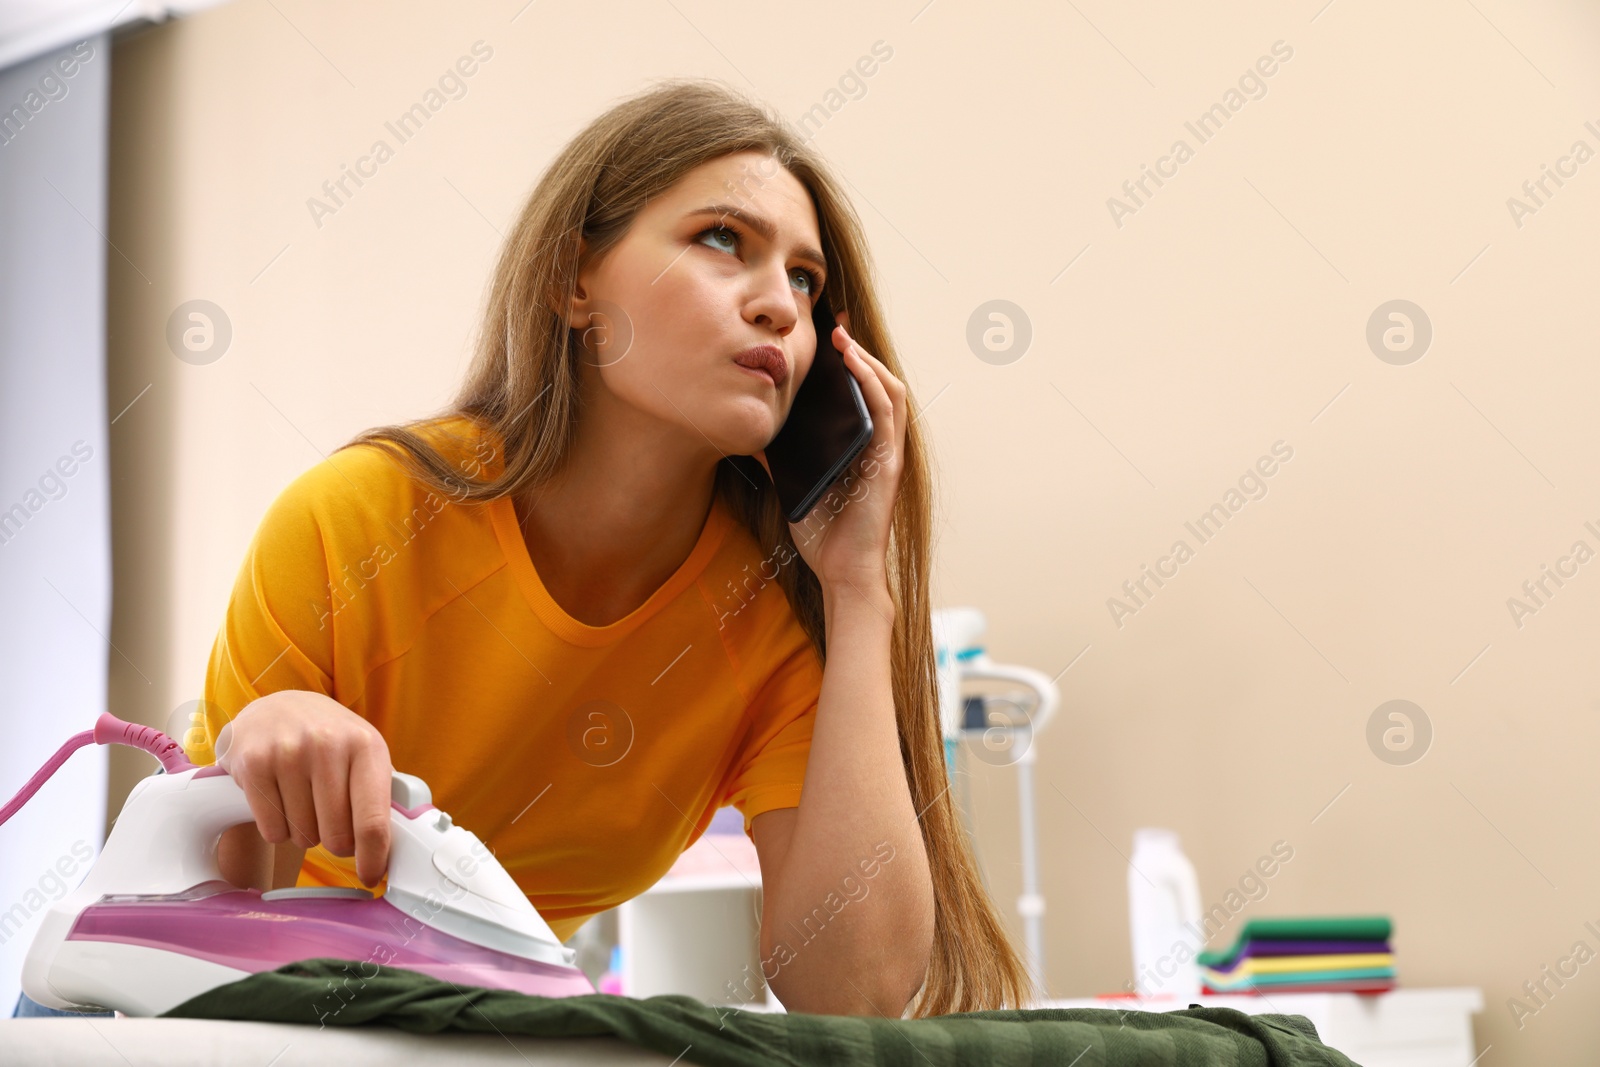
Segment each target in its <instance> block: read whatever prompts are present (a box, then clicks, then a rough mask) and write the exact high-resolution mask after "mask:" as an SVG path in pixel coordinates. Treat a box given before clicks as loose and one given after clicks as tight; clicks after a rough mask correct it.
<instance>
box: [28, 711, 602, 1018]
mask: <svg viewBox="0 0 1600 1067" xmlns="http://www.w3.org/2000/svg"><path fill="white" fill-rule="evenodd" d="M91 743H95V744H102V745H105V744H123V745H130V746H132V747H135V748H140V749H143V750H144V751H146V752H149V753H150V754H151V755H153V756H155V757H156V758H157V759H159V760H160V761H161V763H162V766H163V767H164V769H165V770H166V773H165V774H152V775H150V776H148V777H146V778H144V779H142V780H140V782H139V783H138V785H136V786H134V788H133V791H132V792H131V793H129V794H128V799H127V802H126V803H125V804H124V805H123V808H122V814H121V815H119V816H118V817H117V820H116V822H115V824H114V825H113V827H112V831H111V834H110V836H109V837H108V838H107V839H106V843H105V848H104V849H103V850H102V851H101V853H100V857H99V858H98V859H97V860H96V861H95V863H94V866H93V867H91V868H90V870H89V873H88V875H87V876H86V877H85V878H84V880H83V882H82V884H80V885H79V886H78V888H77V889H76V890H74V891H73V892H71V893H68V894H67V895H66V896H64V897H62V898H61V900H60V901H58V902H57V903H56V904H55V905H54V906H53V907H52V908H51V909H50V910H49V911H48V912H46V913H45V916H44V919H43V921H42V923H41V925H40V929H39V932H38V933H37V934H36V935H35V936H34V939H33V944H32V946H31V947H30V948H29V949H28V955H27V958H26V960H25V961H24V963H23V970H22V989H23V992H25V993H27V994H28V996H29V997H31V998H33V999H34V1000H35V1001H37V1002H39V1003H40V1004H43V1005H45V1006H46V1007H51V1008H57V1009H67V1010H78V1011H83V1010H100V1011H107V1010H111V1011H119V1012H122V1013H123V1014H124V1015H133V1016H147V1015H160V1014H162V1013H163V1012H166V1011H168V1010H170V1009H172V1008H174V1007H176V1006H178V1005H179V1004H182V1003H183V1002H184V1001H186V1000H188V999H190V998H191V997H195V996H198V995H199V994H201V993H204V992H207V991H208V990H211V989H215V988H216V987H217V986H221V985H226V984H227V983H230V982H235V981H238V980H239V979H242V978H246V977H249V976H250V975H251V974H255V973H258V972H261V971H271V970H275V969H277V968H278V967H281V966H283V965H284V964H287V963H293V962H295V961H298V960H306V959H315V958H319V957H331V958H334V959H345V960H352V961H359V965H360V966H370V965H372V964H382V965H384V966H389V967H400V968H404V969H406V970H412V971H418V972H420V973H422V974H426V975H429V976H431V977H434V978H439V979H443V980H445V981H448V982H452V983H455V984H458V985H472V986H480V987H487V988H491V989H509V990H515V991H517V992H520V993H529V994H537V995H539V996H546V997H564V996H574V995H579V994H584V993H593V992H594V991H595V988H594V986H593V984H592V983H591V982H590V981H589V979H588V978H587V977H586V976H585V975H584V973H583V972H582V971H581V970H579V969H578V968H577V967H576V966H575V965H574V964H573V959H574V956H575V953H574V951H573V950H572V949H570V948H566V947H564V946H563V945H562V944H561V942H560V941H558V940H557V939H556V936H555V934H554V933H553V932H552V931H551V929H550V927H549V925H548V924H546V923H545V921H544V919H543V918H542V917H540V915H539V913H538V911H537V910H536V909H535V908H534V907H533V905H532V904H531V903H529V901H528V898H527V896H525V895H524V894H523V892H522V890H521V889H520V888H519V887H518V885H517V883H516V882H515V881H514V880H513V879H512V877H511V875H509V874H507V873H506V870H505V868H503V867H501V866H500V864H499V862H498V861H497V860H496V859H495V858H494V856H493V855H492V854H491V853H490V852H489V850H488V848H487V847H485V846H484V844H483V842H482V841H480V840H479V839H478V837H477V836H476V835H475V834H473V833H472V832H471V831H469V830H467V829H465V828H464V827H460V826H456V825H455V824H454V823H452V822H451V820H450V816H449V814H447V813H446V812H443V811H440V810H439V809H438V808H436V807H435V806H434V805H433V801H432V797H431V795H430V793H429V790H428V786H427V783H425V782H424V781H423V780H422V779H420V778H417V777H415V776H414V775H409V774H401V773H399V772H395V774H394V777H393V780H392V782H391V787H390V811H389V832H390V852H389V868H388V884H387V887H386V889H385V892H384V894H383V895H382V896H374V895H373V894H372V893H371V892H370V891H368V890H366V889H362V888H359V887H352V888H348V889H343V888H333V887H303V888H293V889H275V890H269V891H266V892H262V891H261V890H258V889H240V888H238V887H236V886H234V885H233V884H231V883H230V882H228V881H227V880H226V879H224V878H223V877H222V872H221V870H220V869H219V868H218V866H217V855H216V853H217V842H218V839H219V838H220V837H221V836H222V832H223V831H224V830H227V829H228V828H229V827H231V826H234V825H237V824H238V823H242V822H253V821H254V816H253V815H252V814H251V811H250V806H249V804H248V803H247V801H246V799H245V795H244V790H243V789H241V788H240V787H239V785H238V784H237V783H236V782H235V781H234V780H233V779H232V778H231V777H229V775H228V773H227V772H226V771H224V770H223V769H222V768H221V767H217V766H215V765H211V766H196V765H195V764H193V763H190V762H189V760H188V758H187V757H186V756H185V755H184V753H183V749H182V748H181V747H180V746H179V745H178V743H177V742H175V741H173V740H172V739H171V738H170V737H168V736H167V735H165V734H163V733H161V732H160V731H159V730H155V729H152V728H150V727H147V726H141V725H137V724H133V723H127V722H123V721H122V720H121V719H118V718H116V717H115V716H112V715H109V714H105V715H101V716H100V718H99V719H98V720H97V721H96V723H95V727H94V729H93V730H85V731H83V732H82V733H79V734H75V735H74V736H73V737H72V738H71V739H70V740H69V741H68V742H67V743H66V744H65V745H63V746H62V748H61V749H60V750H59V751H58V752H57V753H56V754H55V755H54V756H53V757H52V758H51V759H50V761H49V762H47V763H46V764H45V765H44V767H42V768H40V770H39V772H38V773H37V774H35V775H34V776H33V778H32V779H31V780H30V781H29V782H28V784H27V785H26V786H25V787H24V788H23V789H22V791H21V792H19V793H18V794H17V796H16V797H14V798H13V799H12V800H11V801H10V802H9V803H8V804H7V805H6V806H5V807H4V808H0V823H4V822H5V821H6V820H7V819H9V818H10V817H11V816H12V815H13V814H15V813H16V811H17V810H19V809H20V808H21V807H22V805H23V804H25V803H27V800H28V798H29V797H31V796H32V795H33V794H34V792H35V791H37V790H38V788H39V786H41V785H43V784H44V781H45V779H47V778H49V777H50V775H51V774H53V773H55V771H56V769H57V768H58V767H60V766H61V764H62V763H64V762H65V761H66V759H67V757H68V756H69V755H71V754H72V752H74V751H76V750H77V749H78V748H81V747H83V746H84V745H87V744H91ZM374 974H376V971H375V970H374V971H371V972H370V973H365V974H364V975H363V977H372V976H373V975H374ZM346 984H347V985H348V982H347V983H346ZM335 1003H342V1002H340V1001H336V1002H335Z"/></svg>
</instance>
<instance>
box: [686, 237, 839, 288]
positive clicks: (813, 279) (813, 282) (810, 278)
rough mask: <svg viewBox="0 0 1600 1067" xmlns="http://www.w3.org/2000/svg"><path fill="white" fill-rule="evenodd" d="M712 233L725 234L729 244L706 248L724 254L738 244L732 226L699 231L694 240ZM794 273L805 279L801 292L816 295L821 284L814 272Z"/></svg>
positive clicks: (798, 269) (803, 270) (806, 270)
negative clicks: (715, 249) (718, 250)
mask: <svg viewBox="0 0 1600 1067" xmlns="http://www.w3.org/2000/svg"><path fill="white" fill-rule="evenodd" d="M714 233H716V234H726V235H727V237H728V240H729V242H730V243H729V244H726V245H720V244H718V245H707V246H706V247H708V248H720V249H722V250H723V251H725V252H731V251H733V249H734V248H736V247H737V246H738V244H739V231H737V230H735V229H734V228H733V227H732V226H712V227H709V228H707V229H704V230H701V231H700V232H699V233H697V234H695V239H696V240H699V239H700V238H703V237H705V236H707V235H708V234H714ZM794 273H795V274H797V275H800V276H801V277H803V278H805V280H806V286H805V289H804V290H803V291H804V292H805V294H806V295H807V296H814V295H816V292H817V286H818V285H820V284H821V283H822V279H821V278H819V277H818V276H817V272H816V271H814V270H809V269H807V268H805V267H796V268H795V269H794Z"/></svg>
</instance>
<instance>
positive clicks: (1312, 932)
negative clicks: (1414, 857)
mask: <svg viewBox="0 0 1600 1067" xmlns="http://www.w3.org/2000/svg"><path fill="white" fill-rule="evenodd" d="M1393 930H1394V924H1393V923H1391V922H1390V921H1389V920H1388V918H1387V917H1385V916H1382V915H1352V916H1345V917H1330V918H1310V919H1251V920H1250V921H1248V922H1246V923H1245V924H1244V929H1243V930H1240V931H1239V936H1238V937H1237V938H1236V939H1235V940H1234V942H1233V944H1232V945H1231V946H1230V947H1228V948H1225V949H1216V950H1213V951H1210V952H1202V953H1200V954H1199V955H1198V956H1196V957H1195V959H1196V960H1198V961H1199V963H1200V966H1202V967H1217V966H1220V965H1222V964H1224V963H1227V962H1228V961H1229V960H1231V959H1232V958H1233V957H1234V955H1235V954H1237V953H1238V952H1239V950H1240V949H1242V948H1244V944H1245V942H1246V941H1251V940H1255V941H1387V940H1389V935H1390V933H1392V932H1393Z"/></svg>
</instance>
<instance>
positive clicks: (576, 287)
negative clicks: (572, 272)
mask: <svg viewBox="0 0 1600 1067" xmlns="http://www.w3.org/2000/svg"><path fill="white" fill-rule="evenodd" d="M588 254H589V239H588V238H587V237H584V236H582V235H579V237H578V263H579V268H578V277H577V278H576V279H575V281H574V284H573V291H572V306H571V307H570V308H568V309H567V326H568V327H570V328H571V329H574V330H586V329H588V328H589V321H590V317H591V316H593V315H594V312H595V309H594V308H593V307H592V306H591V305H590V302H589V290H588V287H587V286H585V285H584V281H585V279H586V278H587V277H588V274H589V270H588V265H587V264H586V263H585V262H584V257H586V256H587V255H588Z"/></svg>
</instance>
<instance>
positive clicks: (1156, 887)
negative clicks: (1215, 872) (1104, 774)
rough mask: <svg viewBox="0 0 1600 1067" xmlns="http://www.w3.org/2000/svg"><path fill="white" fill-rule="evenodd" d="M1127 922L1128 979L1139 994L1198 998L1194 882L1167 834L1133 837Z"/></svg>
mask: <svg viewBox="0 0 1600 1067" xmlns="http://www.w3.org/2000/svg"><path fill="white" fill-rule="evenodd" d="M1128 920H1129V925H1130V926H1131V927H1132V931H1133V976H1134V982H1135V984H1136V987H1137V989H1138V992H1139V995H1140V996H1144V997H1157V996H1169V997H1176V998H1178V999H1179V1000H1181V1001H1183V1002H1184V1003H1187V1002H1188V1001H1190V1000H1193V999H1195V998H1197V997H1199V996H1200V965H1199V963H1198V962H1197V961H1196V960H1195V956H1196V955H1197V954H1198V953H1199V952H1200V949H1201V947H1202V946H1203V945H1204V938H1203V937H1202V936H1201V933H1202V931H1201V927H1200V884H1199V880H1198V879H1197V878H1196V877H1195V873H1194V865H1193V864H1191V863H1190V862H1189V860H1188V858H1187V857H1186V856H1184V854H1183V850H1182V849H1181V848H1179V847H1178V835H1177V833H1176V832H1175V831H1172V830H1158V829H1142V830H1135V831H1134V833H1133V859H1132V862H1131V864H1130V866H1129V867H1128Z"/></svg>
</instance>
